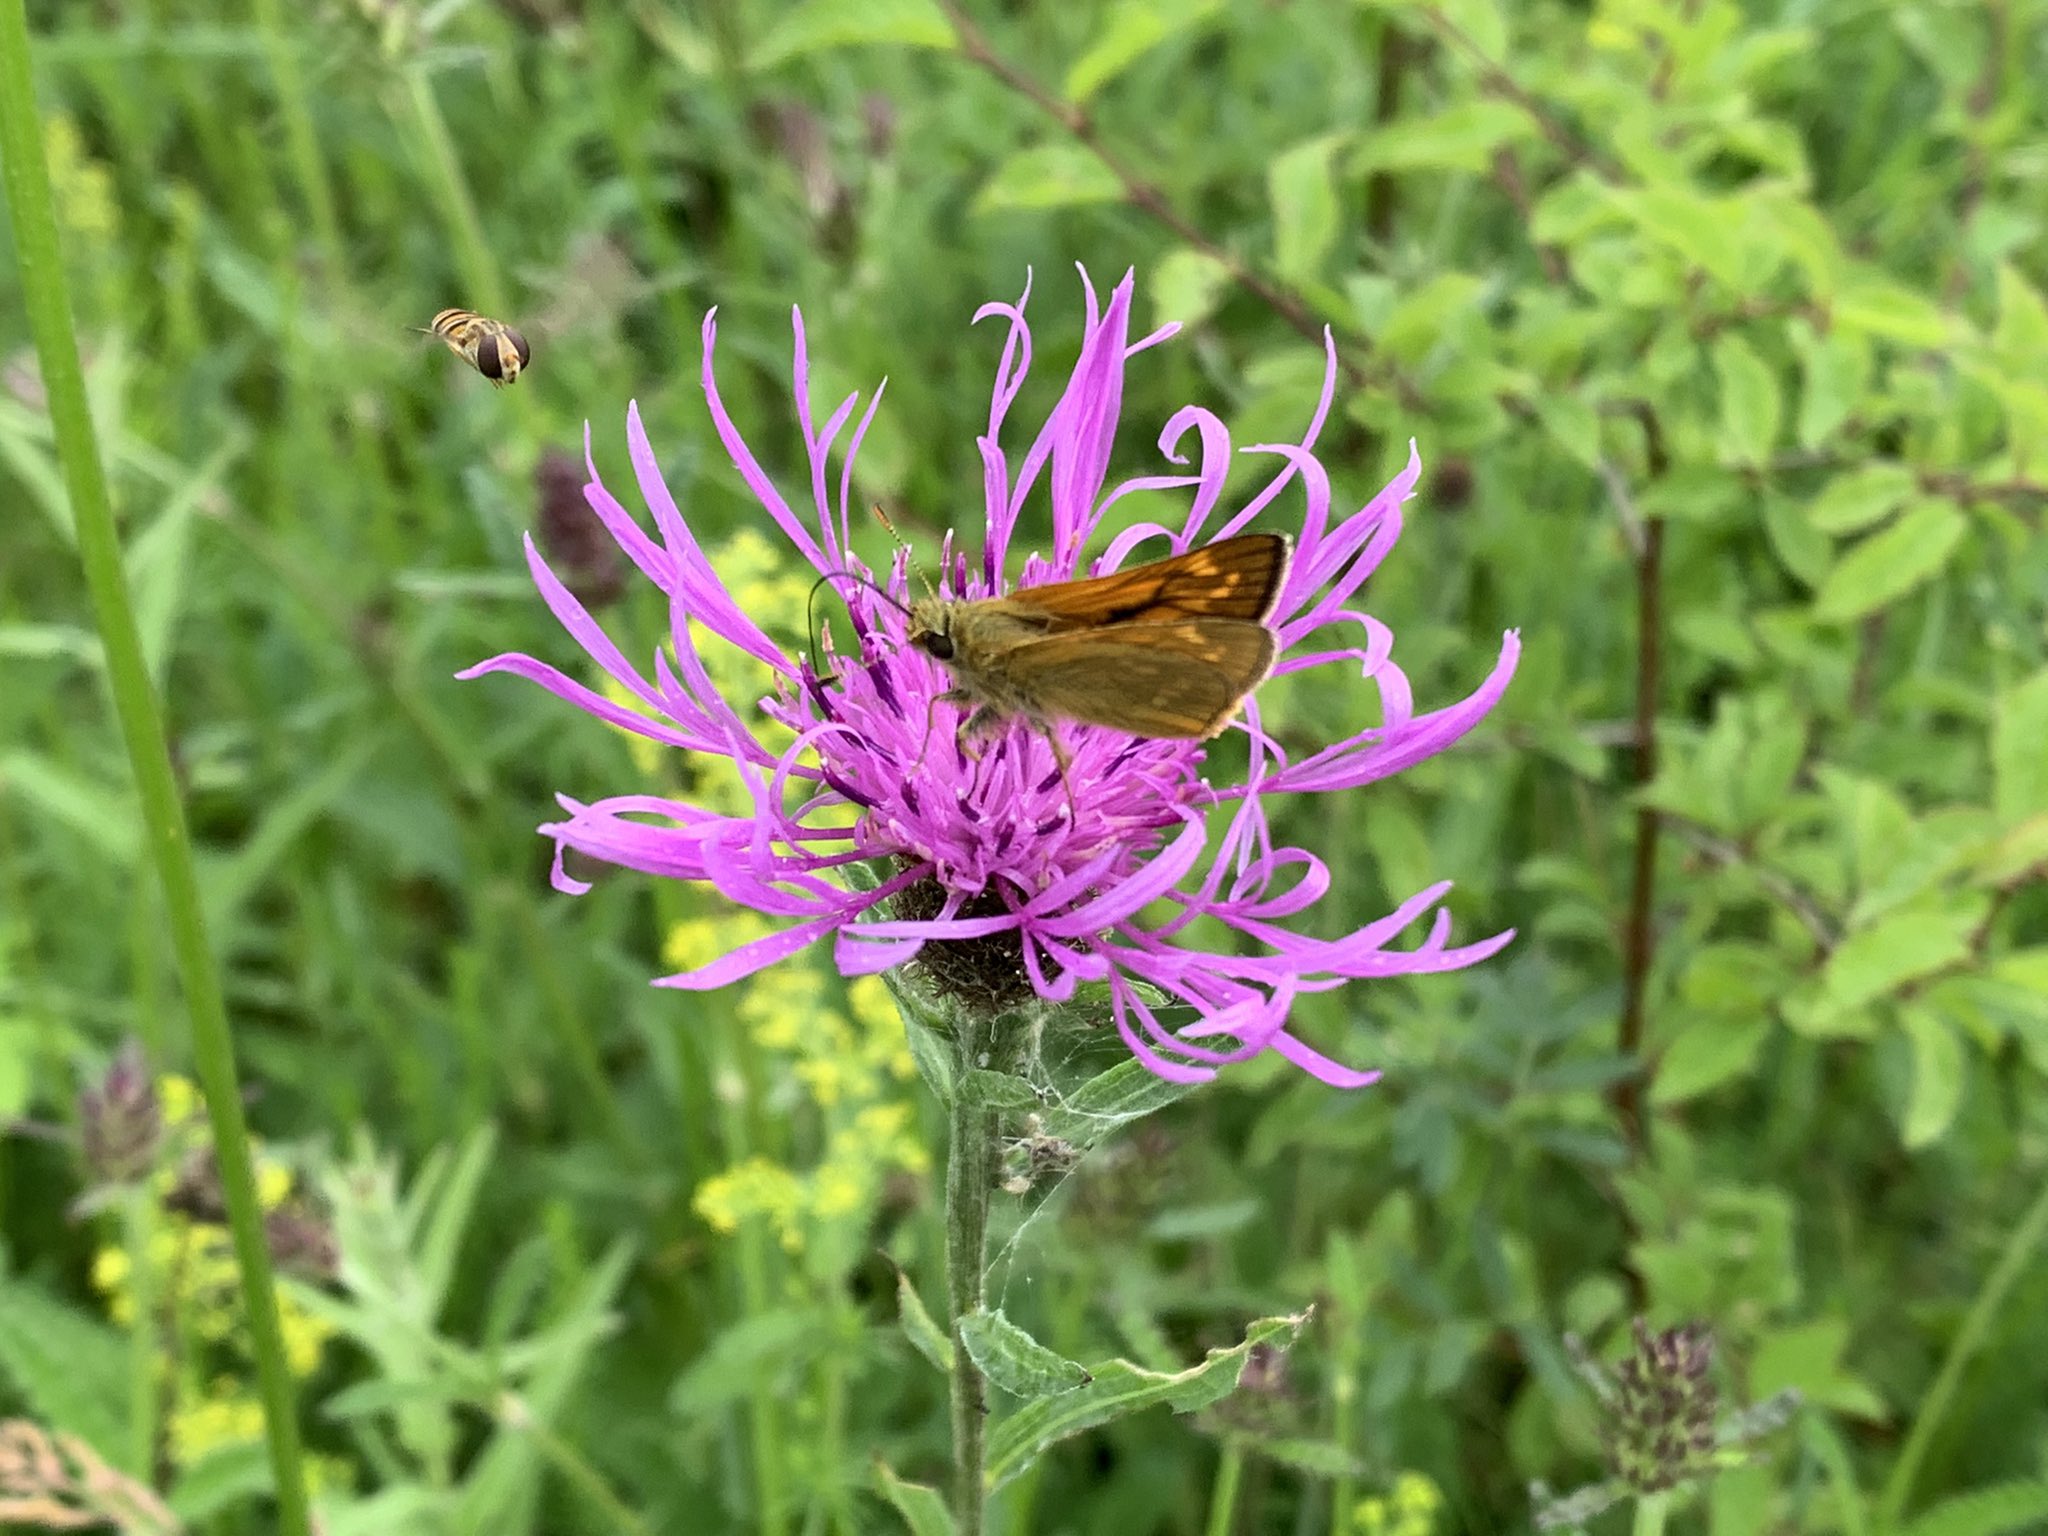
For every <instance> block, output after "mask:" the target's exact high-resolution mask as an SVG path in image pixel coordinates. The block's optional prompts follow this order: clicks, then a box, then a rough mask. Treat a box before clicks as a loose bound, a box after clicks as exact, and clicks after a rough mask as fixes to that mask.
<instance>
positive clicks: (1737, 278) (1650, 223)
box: [1611, 185, 1743, 291]
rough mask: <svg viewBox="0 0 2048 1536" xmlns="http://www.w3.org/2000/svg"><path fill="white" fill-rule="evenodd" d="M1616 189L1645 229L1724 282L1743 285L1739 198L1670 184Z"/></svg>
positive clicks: (1622, 205)
mask: <svg viewBox="0 0 2048 1536" xmlns="http://www.w3.org/2000/svg"><path fill="white" fill-rule="evenodd" d="M1611 195H1612V196H1613V198H1614V200H1615V203H1616V205H1617V206H1618V207H1620V208H1621V209H1622V211H1623V212H1625V213H1627V214H1628V216H1629V217H1630V218H1631V219H1632V220H1634V222H1635V225H1636V227H1637V228H1638V229H1640V230H1641V231H1642V232H1643V234H1644V235H1646V236H1648V237H1649V238H1650V239H1652V240H1654V241H1656V242H1657V243H1658V244H1660V245H1663V246H1666V247H1668V248H1669V249H1671V250H1673V251H1675V252H1677V253H1678V255H1679V256H1680V257H1682V258H1683V259H1684V260H1686V261H1687V262H1689V263H1691V264H1692V265H1693V266H1696V267H1699V268H1700V269H1702V270H1703V271H1705V272H1706V273H1707V275H1708V276H1710V277H1712V278H1713V279H1714V280H1715V281H1716V282H1718V283H1720V284H1721V285H1722V286H1723V287H1726V288H1730V289H1735V290H1738V291H1739V290H1740V288H1741V286H1742V239H1741V231H1742V224H1743V220H1742V210H1741V209H1740V207H1739V206H1735V205H1734V203H1735V200H1733V199H1728V198H1716V197H1708V196H1706V195H1705V194H1703V193H1700V192H1695V191H1693V190H1692V189H1691V188H1690V187H1680V186H1664V185H1659V186H1650V187H1642V188H1632V189H1629V190H1627V191H1616V192H1614V193H1612V194H1611Z"/></svg>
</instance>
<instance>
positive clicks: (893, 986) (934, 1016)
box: [882, 966, 953, 1104]
mask: <svg viewBox="0 0 2048 1536" xmlns="http://www.w3.org/2000/svg"><path fill="white" fill-rule="evenodd" d="M882 984H883V985H884V986H886V987H887V988H888V989H889V995H890V996H891V997H893V998H895V999H896V1008H897V1011H898V1012H900V1013H901V1014H902V1015H903V1038H904V1042H905V1043H906V1044H907V1045H908V1046H909V1047H910V1059H911V1060H912V1061H913V1062H914V1063H916V1065H917V1072H918V1076H920V1077H922V1078H923V1079H924V1082H925V1086H926V1087H927V1088H929V1089H931V1091H932V1093H933V1094H934V1095H935V1096H936V1097H937V1099H938V1101H939V1102H940V1103H941V1104H951V1103H952V1102H953V1043H952V1037H953V1021H952V1020H951V1019H950V1018H949V1017H948V1016H947V1014H946V1009H945V1005H944V1004H942V1003H940V1002H939V1001H938V1000H937V999H936V998H933V997H930V996H928V995H927V994H926V993H925V992H924V991H923V989H921V988H920V987H919V986H918V984H917V983H916V982H915V981H913V980H912V979H911V978H910V977H909V976H908V975H906V974H905V973H904V971H903V968H902V967H901V966H896V967H892V968H891V969H889V970H886V971H884V972H882Z"/></svg>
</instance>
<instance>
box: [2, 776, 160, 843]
mask: <svg viewBox="0 0 2048 1536" xmlns="http://www.w3.org/2000/svg"><path fill="white" fill-rule="evenodd" d="M0 795H7V796H13V797H18V799H19V801H20V802H21V803H22V804H23V805H24V806H25V807H27V808H29V809H33V810H34V811H36V812H38V813H39V814H41V815H44V816H48V817H50V818H51V819H52V820H55V821H58V822H62V823H63V824H64V825H65V826H66V827H68V828H70V829H71V830H72V831H73V832H76V833H77V834H78V835H79V836H80V837H81V838H82V839H84V841H85V842H86V843H87V844H88V845H89V846H91V847H92V848H95V849H97V850H98V851H99V852H100V853H101V854H102V855H104V856H105V858H106V859H107V861H108V862H109V863H110V864H112V865H114V866H115V867H116V868H117V869H122V870H126V869H129V868H132V867H133V865H134V863H135V856H136V853H137V851H138V849H139V845H140V843H141V838H142V808H141V807H140V806H139V805H138V804H137V803H136V801H135V798H134V796H133V795H132V794H131V793H129V791H128V790H127V789H126V788H125V786H124V787H122V788H118V789H117V788H115V787H114V786H112V785H107V784H100V783H96V782H94V781H93V780H92V779H89V778H87V777H85V776H84V775H83V774H80V773H74V772H73V771H72V770H71V769H69V768H63V767H59V766H58V765H57V764H55V763H53V762H51V761H50V760H49V759H48V758H45V757H41V756H38V755H37V754H35V753H32V752H10V753H8V754H7V755H6V756H4V757H0Z"/></svg>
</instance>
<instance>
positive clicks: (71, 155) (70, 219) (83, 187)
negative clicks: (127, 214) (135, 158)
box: [43, 112, 121, 244]
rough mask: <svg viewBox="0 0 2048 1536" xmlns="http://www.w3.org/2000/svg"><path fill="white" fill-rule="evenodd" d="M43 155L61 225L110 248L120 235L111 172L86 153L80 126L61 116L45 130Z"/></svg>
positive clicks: (118, 210) (104, 163)
mask: <svg viewBox="0 0 2048 1536" xmlns="http://www.w3.org/2000/svg"><path fill="white" fill-rule="evenodd" d="M43 153H44V155H45V157H46V158H47V159H48V160H49V164H50V195H51V197H52V199H53V200H54V201H55V202H56V204H57V218H58V221H59V222H60V223H62V224H63V226H64V228H65V229H66V230H68V231H70V232H71V233H73V234H76V235H79V236H82V237H83V238H84V239H86V240H89V241H92V242H94V243H95V244H111V243H112V242H113V240H114V239H115V238H116V237H117V236H118V235H119V234H120V233H121V205H120V202H119V200H118V199H117V198H116V197H115V196H114V172H113V170H112V168H111V167H109V166H108V165H107V164H106V162H105V161H103V160H95V159H93V157H92V156H91V155H90V154H89V153H87V151H86V147H85V140H84V139H83V138H82V137H81V136H80V135H79V132H78V125H77V124H76V123H74V122H73V121H72V120H71V119H70V118H69V117H67V116H66V115H65V114H63V113H61V112H59V113H57V114H56V115H55V116H53V117H51V118H50V119H49V121H48V124H47V125H46V126H45V127H44V129H43Z"/></svg>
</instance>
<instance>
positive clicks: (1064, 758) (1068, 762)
mask: <svg viewBox="0 0 2048 1536" xmlns="http://www.w3.org/2000/svg"><path fill="white" fill-rule="evenodd" d="M1038 728H1039V729H1040V730H1041V731H1043V732H1045V742H1046V745H1047V746H1049V747H1051V748H1052V760H1053V762H1054V764H1055V765H1056V766H1057V767H1058V768H1059V771H1060V788H1061V789H1063V790H1065V791H1066V792H1067V825H1068V826H1070V827H1071V826H1074V825H1076V824H1077V823H1078V822H1079V820H1080V814H1079V812H1077V811H1076V810H1075V809H1074V778H1073V775H1072V774H1071V773H1070V772H1069V771H1068V770H1069V769H1071V768H1072V767H1073V766H1074V754H1073V753H1071V752H1069V751H1068V750H1067V744H1066V743H1065V742H1064V741H1062V740H1060V728H1059V726H1058V725H1057V724H1055V723H1054V722H1053V721H1051V720H1045V721H1041V722H1040V723H1039V727H1038Z"/></svg>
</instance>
